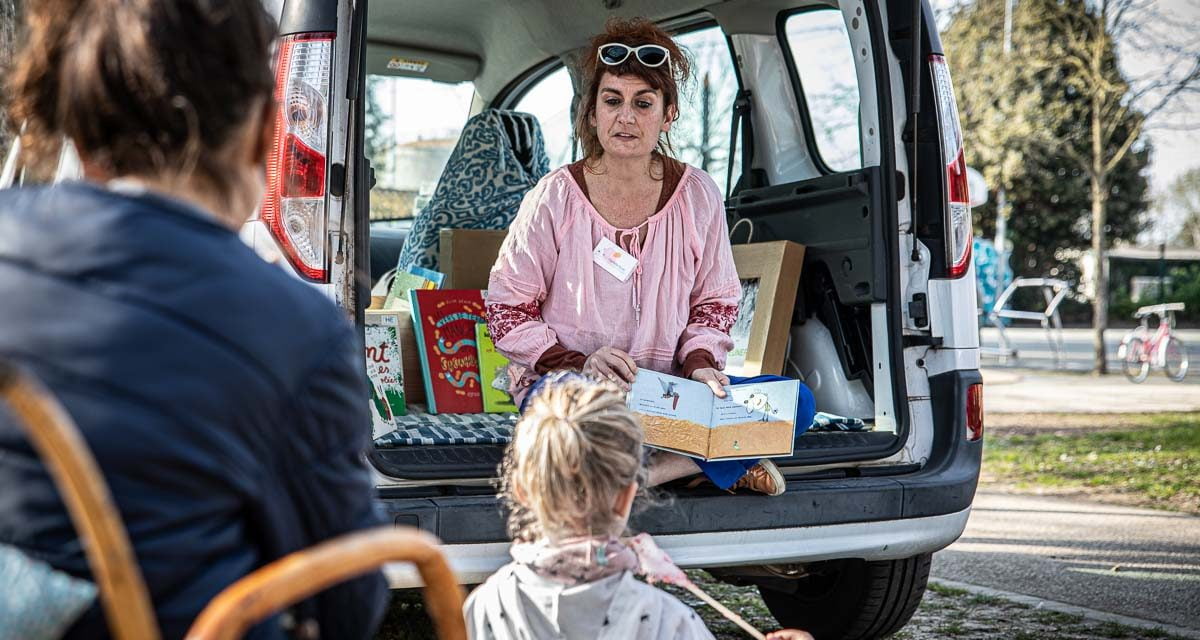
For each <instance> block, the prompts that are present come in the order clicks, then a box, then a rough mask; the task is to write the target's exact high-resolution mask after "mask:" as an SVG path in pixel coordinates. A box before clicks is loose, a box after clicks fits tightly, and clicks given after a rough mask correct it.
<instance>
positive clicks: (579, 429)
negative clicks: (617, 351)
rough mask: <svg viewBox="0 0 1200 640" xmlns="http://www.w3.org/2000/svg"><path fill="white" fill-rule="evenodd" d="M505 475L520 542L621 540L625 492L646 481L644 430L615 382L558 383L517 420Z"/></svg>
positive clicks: (504, 490)
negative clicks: (619, 515) (619, 502)
mask: <svg viewBox="0 0 1200 640" xmlns="http://www.w3.org/2000/svg"><path fill="white" fill-rule="evenodd" d="M500 475H501V480H500V486H501V497H502V499H503V500H504V502H505V505H506V506H507V508H508V509H509V517H508V532H509V536H511V537H512V539H513V540H520V541H526V542H529V541H533V540H536V539H538V538H541V537H550V538H553V539H560V538H566V537H574V536H582V535H617V534H619V533H621V531H620V529H619V526H620V523H618V522H617V521H616V517H615V516H614V515H613V503H614V502H615V501H616V498H617V494H618V493H620V492H621V490H623V489H625V488H626V487H628V486H629V485H631V484H633V483H634V482H638V483H639V484H640V485H641V486H643V487H644V486H645V484H646V483H645V481H644V480H645V469H644V467H643V466H642V425H641V423H640V422H639V421H638V419H637V417H636V416H635V415H634V414H633V412H631V411H630V410H629V408H628V407H627V406H626V405H625V398H624V396H623V395H622V394H621V392H620V390H619V389H617V388H616V387H615V386H613V385H612V384H611V383H598V382H592V381H590V380H586V379H582V378H571V379H565V380H561V381H558V382H555V383H551V384H549V385H547V386H546V387H544V388H543V390H541V391H540V392H538V393H537V395H536V396H535V397H533V398H532V399H531V400H530V402H529V406H528V407H527V408H526V410H525V415H524V416H523V417H522V418H521V420H520V422H518V423H517V426H516V429H515V430H514V432H513V439H512V443H511V444H510V445H509V447H508V449H507V451H506V452H505V456H504V462H503V463H502V464H501V467H500Z"/></svg>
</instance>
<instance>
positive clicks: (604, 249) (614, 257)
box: [592, 238, 638, 282]
mask: <svg viewBox="0 0 1200 640" xmlns="http://www.w3.org/2000/svg"><path fill="white" fill-rule="evenodd" d="M592 262H595V263H596V264H597V265H599V267H600V268H601V269H604V270H605V271H607V272H609V273H611V274H612V276H613V277H614V278H616V279H617V280H620V281H621V282H625V281H626V280H628V279H629V276H630V274H632V273H633V270H634V269H636V268H637V264H638V261H637V258H635V257H633V256H632V255H630V254H629V252H628V251H626V250H624V249H622V248H621V247H618V246H617V245H616V243H614V242H613V241H612V240H609V239H608V238H601V239H600V242H599V243H597V244H596V250H595V251H592Z"/></svg>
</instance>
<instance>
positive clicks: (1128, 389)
mask: <svg viewBox="0 0 1200 640" xmlns="http://www.w3.org/2000/svg"><path fill="white" fill-rule="evenodd" d="M1197 368H1198V369H1200V356H1198V357H1197ZM1189 378H1190V380H1189V381H1185V382H1183V383H1178V382H1171V381H1170V380H1168V379H1167V378H1166V377H1165V376H1157V377H1152V378H1147V379H1146V381H1145V382H1143V383H1141V384H1134V383H1132V382H1130V381H1128V380H1126V379H1125V376H1123V375H1121V374H1109V375H1106V376H1094V375H1091V374H1090V373H1062V372H1056V371H1046V370H1039V369H1011V368H1002V367H996V366H988V367H986V368H984V369H983V409H984V411H986V412H987V413H989V414H992V413H1031V412H1041V413H1142V412H1147V411H1200V375H1195V374H1193V375H1192V376H1189Z"/></svg>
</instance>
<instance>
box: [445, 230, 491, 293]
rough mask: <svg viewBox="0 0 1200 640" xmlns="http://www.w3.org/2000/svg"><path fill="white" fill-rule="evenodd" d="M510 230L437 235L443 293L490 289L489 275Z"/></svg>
mask: <svg viewBox="0 0 1200 640" xmlns="http://www.w3.org/2000/svg"><path fill="white" fill-rule="evenodd" d="M507 236H508V230H507V229H501V230H499V231H493V230H490V229H442V230H441V231H440V232H439V235H438V242H439V252H438V264H439V268H440V269H441V270H442V273H444V274H446V281H445V282H444V283H443V284H442V288H443V289H487V285H488V275H489V274H490V273H491V272H492V265H494V264H496V257H497V256H499V255H500V245H501V244H503V243H504V238H505V237H507Z"/></svg>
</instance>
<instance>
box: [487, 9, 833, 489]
mask: <svg viewBox="0 0 1200 640" xmlns="http://www.w3.org/2000/svg"><path fill="white" fill-rule="evenodd" d="M583 69H584V70H585V71H586V72H588V73H589V74H590V76H589V78H588V79H587V82H586V84H585V91H584V94H583V96H582V99H581V101H580V108H579V113H578V117H577V118H576V122H575V133H576V136H577V137H578V139H579V142H580V144H581V146H582V150H583V159H582V160H580V161H579V162H576V163H574V164H570V165H567V166H566V167H562V168H560V169H558V170H556V171H554V172H552V173H550V174H549V175H547V176H546V177H545V178H543V179H542V180H541V182H539V183H538V185H537V186H536V187H535V188H534V189H533V190H532V191H530V193H529V194H528V195H527V196H526V198H525V201H524V202H523V203H522V206H521V210H520V212H519V213H518V215H517V218H516V220H515V221H514V222H513V226H512V228H511V230H510V232H509V235H508V238H507V239H506V240H505V243H504V246H503V247H502V248H501V250H500V256H499V258H498V260H497V262H496V265H495V266H494V267H493V268H492V273H491V278H490V281H489V283H488V326H489V328H490V330H491V333H492V336H493V338H494V339H495V341H496V348H497V349H498V350H500V352H501V353H503V354H505V355H506V356H507V357H508V358H509V359H510V360H511V361H512V362H513V363H514V367H513V370H512V372H511V373H512V380H513V386H512V392H513V396H514V398H515V399H516V400H517V402H518V403H521V402H522V401H523V399H524V398H525V397H526V395H527V394H528V393H529V391H530V388H531V387H532V386H533V385H534V383H535V382H536V381H537V380H538V379H539V378H540V377H541V376H543V375H545V374H546V373H548V372H550V371H552V370H556V369H578V370H582V371H583V372H584V373H587V374H590V375H593V376H596V377H600V378H606V379H609V380H612V381H614V382H616V383H618V384H619V385H621V386H622V387H623V388H625V389H628V388H629V383H631V382H632V381H633V379H634V376H635V375H636V373H637V370H638V368H639V367H646V368H648V369H652V370H655V371H660V372H664V373H672V374H675V375H681V376H684V377H686V378H690V379H692V380H697V381H700V382H704V383H705V384H707V385H708V386H709V387H711V388H712V390H713V393H714V394H716V395H718V396H722V397H723V396H724V395H725V392H724V390H723V387H724V386H725V385H728V384H730V379H729V377H728V376H726V375H725V374H723V373H722V372H721V369H722V368H723V367H724V364H725V356H726V354H727V353H728V352H729V350H730V349H731V348H732V346H733V342H732V341H731V340H730V338H729V329H730V327H731V326H732V325H733V322H734V320H735V319H736V317H737V304H738V298H739V295H740V292H741V288H740V283H739V281H738V277H737V271H736V270H735V267H734V263H733V252H732V250H731V249H730V246H729V240H728V232H727V227H726V223H725V206H724V200H723V198H722V197H721V193H720V191H719V190H718V189H717V186H716V184H715V183H714V182H713V180H712V178H710V177H709V176H708V175H707V174H706V173H704V172H703V171H700V170H697V169H695V168H693V167H689V166H686V165H684V164H682V163H680V162H679V161H677V160H675V159H673V158H672V157H671V156H670V142H669V132H670V130H671V126H672V125H673V124H674V122H675V121H676V120H677V119H678V117H679V85H680V84H681V83H682V82H684V81H686V79H687V78H688V75H689V71H690V69H689V64H688V60H687V58H686V57H685V56H684V55H683V54H682V52H681V51H680V49H679V47H678V46H677V45H676V44H675V43H674V42H673V41H672V40H671V38H670V36H668V35H667V34H666V33H665V32H664V31H663V30H662V29H660V28H658V26H656V25H655V24H654V23H652V22H649V21H647V20H643V19H633V20H618V19H614V20H611V21H609V23H608V24H607V25H606V28H605V32H604V33H603V34H601V35H598V36H596V37H595V38H593V39H592V42H591V45H590V46H589V47H588V49H587V57H586V58H584V61H583ZM804 393H805V394H807V390H804ZM801 405H803V406H807V407H810V408H811V406H812V403H811V399H809V400H808V402H807V405H805V404H804V403H803V402H802V403H801ZM809 417H810V418H811V415H809ZM651 465H652V466H651V469H650V479H649V482H650V484H651V485H657V484H661V483H663V482H667V481H670V480H674V479H677V478H682V477H686V476H690V475H694V474H696V473H699V472H703V473H704V474H705V476H706V477H708V479H710V480H712V481H713V482H714V484H716V485H717V486H718V487H721V488H723V489H738V488H748V489H752V490H755V491H759V492H762V493H766V494H769V495H779V494H781V493H783V491H784V488H785V487H784V480H783V476H782V475H781V474H780V473H779V470H778V469H777V468H776V467H775V465H774V464H772V463H771V462H770V461H769V460H763V461H750V462H748V463H747V462H742V461H733V462H716V463H710V462H703V461H696V460H694V459H692V458H689V457H686V456H681V455H677V454H673V453H666V452H657V453H656V455H655V456H654V459H653V461H652V462H651Z"/></svg>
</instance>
